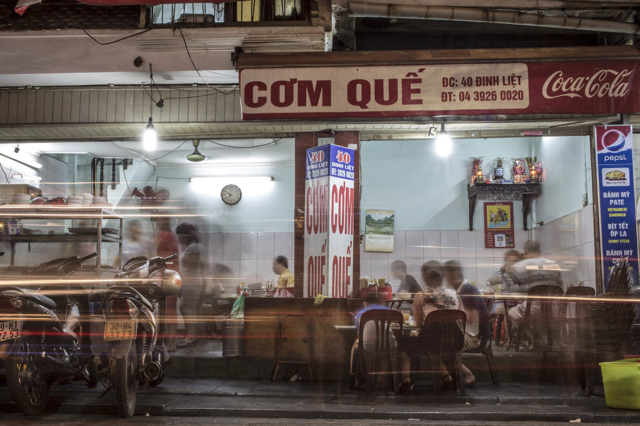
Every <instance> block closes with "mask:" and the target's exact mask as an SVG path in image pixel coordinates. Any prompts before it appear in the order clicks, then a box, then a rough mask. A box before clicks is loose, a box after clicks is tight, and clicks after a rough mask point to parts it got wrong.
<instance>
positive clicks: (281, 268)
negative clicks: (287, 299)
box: [273, 255, 295, 295]
mask: <svg viewBox="0 0 640 426" xmlns="http://www.w3.org/2000/svg"><path fill="white" fill-rule="evenodd" d="M273 272H274V273H275V274H277V275H279V277H278V288H281V289H285V290H287V291H288V292H289V293H291V294H292V295H293V294H294V287H295V283H294V280H293V274H292V273H291V271H290V270H289V260H288V259H287V258H286V257H285V256H282V255H279V256H276V257H275V258H274V259H273Z"/></svg>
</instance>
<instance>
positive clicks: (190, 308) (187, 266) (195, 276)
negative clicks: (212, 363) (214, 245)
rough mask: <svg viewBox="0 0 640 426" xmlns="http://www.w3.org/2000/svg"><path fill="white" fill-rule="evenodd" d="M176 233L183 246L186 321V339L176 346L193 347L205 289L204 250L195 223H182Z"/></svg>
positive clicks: (182, 292) (181, 291) (182, 262)
mask: <svg viewBox="0 0 640 426" xmlns="http://www.w3.org/2000/svg"><path fill="white" fill-rule="evenodd" d="M176 234H177V235H178V241H180V246H181V248H182V254H181V255H180V271H181V272H182V289H181V290H180V297H181V304H180V311H181V312H182V317H183V319H184V323H185V337H184V340H183V341H182V342H180V343H178V344H177V345H176V347H178V348H188V347H191V348H192V347H195V345H196V330H197V328H198V323H199V322H200V318H199V312H200V304H201V300H200V299H201V298H202V293H203V290H204V279H203V272H204V270H205V268H204V263H205V261H204V250H203V248H202V246H201V245H200V235H199V234H198V229H197V228H196V227H195V226H194V225H191V224H190V223H181V224H180V225H178V227H177V228H176Z"/></svg>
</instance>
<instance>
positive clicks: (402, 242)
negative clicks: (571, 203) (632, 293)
mask: <svg viewBox="0 0 640 426" xmlns="http://www.w3.org/2000/svg"><path fill="white" fill-rule="evenodd" d="M529 233H531V238H534V239H537V240H539V241H540V245H541V248H542V255H543V256H544V257H548V258H550V259H553V260H555V261H557V262H558V264H559V265H560V266H561V267H562V269H563V271H562V278H563V282H564V284H565V287H567V286H569V285H577V284H578V282H579V281H584V282H585V285H587V286H592V287H595V260H594V251H593V247H594V245H593V215H592V206H591V205H589V206H588V207H585V208H584V209H582V210H580V211H578V212H576V213H573V214H570V215H568V216H565V217H562V218H560V219H557V220H555V221H553V222H550V223H547V224H545V225H544V226H542V227H537V228H536V229H535V230H533V231H529V232H528V231H524V230H522V229H519V230H516V231H515V242H516V249H518V250H520V251H522V248H523V245H524V243H525V241H527V239H529V238H530V236H529ZM394 238H395V241H394V252H393V253H371V252H365V251H364V244H361V246H360V275H361V276H368V277H375V278H383V277H384V278H386V279H387V280H388V281H389V282H390V283H391V284H392V286H393V287H394V289H395V288H397V287H398V285H399V284H400V282H399V281H397V280H393V279H392V278H391V272H390V265H391V263H392V262H394V261H395V260H402V261H403V262H405V263H406V265H407V269H408V272H409V274H411V275H413V276H414V277H415V278H416V279H417V280H418V282H421V277H420V267H421V266H422V264H423V263H424V262H426V261H428V260H437V261H439V262H443V263H444V262H446V261H447V260H452V259H456V260H459V261H460V262H461V263H462V264H463V266H464V271H465V278H466V279H468V280H469V281H474V282H476V283H477V284H478V285H479V286H484V285H485V283H486V281H487V279H488V278H489V277H490V276H491V275H492V274H493V273H494V271H495V270H496V268H498V267H500V266H502V264H503V257H504V252H505V251H506V249H486V248H485V247H484V231H483V230H477V231H397V232H395V233H394ZM207 241H208V242H207V245H208V254H209V259H211V262H212V263H223V264H225V265H227V266H228V267H230V268H231V269H232V270H233V272H234V275H235V277H236V278H237V280H238V281H244V282H245V283H247V284H250V283H255V282H263V283H264V282H265V281H267V280H272V279H276V278H277V276H276V275H275V274H274V273H273V271H272V269H271V265H272V262H273V258H274V257H275V256H277V255H284V256H286V257H287V258H288V259H289V269H291V271H293V270H294V265H293V263H294V261H293V233H292V232H247V233H213V234H208V236H207ZM235 285H237V284H236V283H233V284H232V285H230V287H233V288H229V289H228V290H230V291H234V289H235Z"/></svg>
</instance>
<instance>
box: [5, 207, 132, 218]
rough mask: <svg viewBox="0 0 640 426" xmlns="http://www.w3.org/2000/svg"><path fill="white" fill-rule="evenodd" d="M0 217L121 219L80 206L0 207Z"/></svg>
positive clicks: (113, 213) (93, 208)
mask: <svg viewBox="0 0 640 426" xmlns="http://www.w3.org/2000/svg"><path fill="white" fill-rule="evenodd" d="M0 217H9V218H12V219H27V220H28V219H41V220H42V219H50V220H54V219H122V216H121V215H119V214H117V213H115V212H114V211H113V210H107V209H102V208H96V207H86V208H83V207H82V206H73V207H69V206H49V207H43V206H24V207H18V206H13V205H6V206H0Z"/></svg>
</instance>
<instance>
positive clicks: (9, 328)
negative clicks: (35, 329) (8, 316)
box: [0, 320, 20, 342]
mask: <svg viewBox="0 0 640 426" xmlns="http://www.w3.org/2000/svg"><path fill="white" fill-rule="evenodd" d="M18 337H20V321H17V320H16V321H5V322H0V342H4V341H5V340H11V339H17V338H18Z"/></svg>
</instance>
